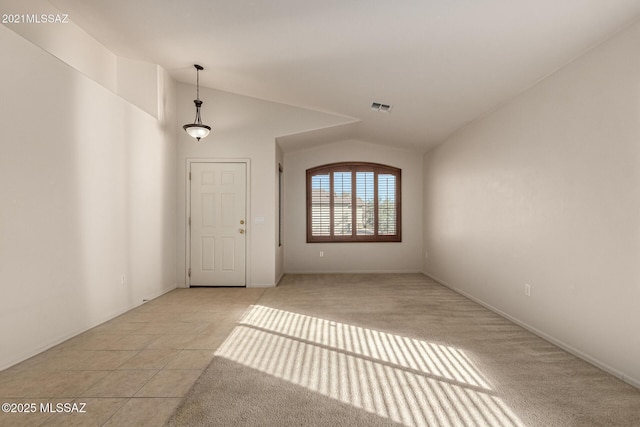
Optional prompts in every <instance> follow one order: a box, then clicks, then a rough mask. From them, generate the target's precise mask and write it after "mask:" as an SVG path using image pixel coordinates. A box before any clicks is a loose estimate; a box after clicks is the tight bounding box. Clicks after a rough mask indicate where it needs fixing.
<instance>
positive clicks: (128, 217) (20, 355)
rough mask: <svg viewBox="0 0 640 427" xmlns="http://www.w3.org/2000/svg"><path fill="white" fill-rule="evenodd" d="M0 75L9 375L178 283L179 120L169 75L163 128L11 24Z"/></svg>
mask: <svg viewBox="0 0 640 427" xmlns="http://www.w3.org/2000/svg"><path fill="white" fill-rule="evenodd" d="M69 48H70V49H73V46H69ZM25 70H29V71H25ZM0 78H1V79H2V82H3V89H2V102H1V103H0V206H1V208H0V239H1V240H0V284H1V287H0V336H1V337H2V343H1V344H0V369H3V368H6V367H7V366H10V365H12V364H14V363H16V362H18V361H20V360H22V359H24V358H26V357H29V356H31V355H33V354H35V353H38V352H39V351H41V350H44V349H46V348H48V347H50V346H52V345H54V344H56V343H58V342H61V341H63V340H64V339H66V338H68V337H70V336H73V335H75V334H77V333H80V332H82V331H84V330H86V329H88V328H90V327H92V326H95V325H97V324H99V323H101V322H102V321H104V320H107V319H109V318H111V317H113V316H115V315H117V314H120V313H122V312H123V311H126V310H127V309H130V308H132V307H134V306H136V305H138V304H141V303H142V300H143V299H148V298H153V297H155V296H158V295H160V294H162V293H164V292H166V291H168V290H170V289H173V288H174V287H175V277H176V270H175V265H176V262H175V260H176V253H175V252H176V251H175V247H176V242H175V239H176V233H175V221H176V218H175V209H176V201H175V194H176V188H175V183H176V178H175V155H176V151H175V137H176V136H175V132H176V121H175V117H176V116H175V111H174V106H175V87H174V84H173V83H172V81H171V79H170V78H169V77H168V76H167V75H166V74H164V73H162V76H161V79H160V80H161V81H162V84H163V87H162V96H161V97H160V99H161V101H162V106H163V111H162V114H161V117H163V121H158V120H157V119H156V118H154V117H152V116H150V115H149V114H147V113H145V112H143V111H141V110H140V109H138V108H137V107H134V106H132V105H131V104H129V103H128V102H126V101H124V100H123V99H122V98H120V97H119V96H117V95H115V94H114V93H113V92H112V91H110V90H108V89H106V88H105V87H104V86H102V84H101V83H100V84H99V83H96V82H95V81H94V80H92V79H90V78H88V77H87V76H85V75H84V74H82V73H80V72H78V71H77V70H75V69H74V68H72V67H70V66H69V65H67V64H65V63H63V62H61V61H60V60H59V59H57V58H56V57H54V56H52V55H50V54H49V53H47V52H45V51H44V50H42V49H41V48H39V47H37V46H35V45H33V44H32V43H31V42H29V41H27V40H25V39H23V38H22V37H21V36H19V35H18V34H16V33H14V32H12V31H10V30H9V29H7V28H6V27H4V26H0ZM122 275H124V276H125V282H124V284H122V283H121V276H122Z"/></svg>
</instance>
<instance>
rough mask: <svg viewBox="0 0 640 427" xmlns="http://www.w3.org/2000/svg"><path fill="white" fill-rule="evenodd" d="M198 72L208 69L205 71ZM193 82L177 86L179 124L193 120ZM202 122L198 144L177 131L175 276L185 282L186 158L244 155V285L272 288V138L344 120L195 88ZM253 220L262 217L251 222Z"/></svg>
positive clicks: (274, 199)
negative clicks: (204, 133) (204, 132)
mask: <svg viewBox="0 0 640 427" xmlns="http://www.w3.org/2000/svg"><path fill="white" fill-rule="evenodd" d="M202 72H207V70H206V69H205V70H204V71H202ZM195 89H196V88H195V86H192V85H187V84H179V85H178V104H177V105H178V117H179V122H180V124H181V125H182V124H185V123H193V120H194V116H195V106H194V104H193V99H194V98H195V94H196V90H195ZM200 99H201V100H202V101H203V102H204V104H203V106H202V110H201V114H202V121H203V123H205V124H207V125H209V126H211V127H212V128H213V130H212V132H211V134H210V135H209V136H208V137H206V138H204V139H202V140H201V141H200V142H199V143H197V142H196V140H195V139H193V138H191V137H190V136H189V135H187V134H186V132H183V131H182V130H181V131H180V132H179V134H178V159H177V160H178V163H177V166H178V177H177V182H178V221H177V229H178V278H179V283H180V285H181V286H185V284H186V278H187V277H186V271H187V264H188V263H187V262H186V259H185V257H186V251H185V242H186V237H187V236H186V231H187V226H186V224H187V217H186V210H187V209H186V192H185V189H186V183H187V174H186V162H187V159H198V158H200V159H202V158H204V159H249V160H250V163H251V164H250V167H251V171H250V174H251V182H250V189H249V191H250V194H249V205H250V211H249V218H248V221H247V262H248V270H247V285H248V286H273V285H274V284H275V282H276V280H277V279H278V272H277V265H278V260H277V248H278V241H277V239H276V236H277V234H276V233H277V227H276V224H277V220H278V218H277V213H278V210H277V189H278V186H277V184H278V180H277V176H278V173H277V170H278V169H277V168H278V165H277V150H276V142H275V138H276V137H278V136H281V135H289V134H292V133H297V132H303V131H305V130H309V129H317V128H321V127H325V126H333V125H338V124H341V123H345V122H347V121H348V119H345V118H344V117H338V116H333V115H331V114H325V113H319V112H316V111H311V110H305V109H302V108H296V107H292V106H288V105H284V104H278V103H274V102H268V101H262V100H259V99H256V98H251V97H247V96H241V95H234V94H231V93H228V92H221V91H217V90H212V89H208V88H203V87H201V88H200ZM257 218H261V219H264V221H261V222H256V219H257Z"/></svg>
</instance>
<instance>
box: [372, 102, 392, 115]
mask: <svg viewBox="0 0 640 427" xmlns="http://www.w3.org/2000/svg"><path fill="white" fill-rule="evenodd" d="M371 109H372V110H373V111H377V112H380V111H382V112H383V113H388V112H389V110H391V105H389V104H381V103H379V102H373V103H372V104H371Z"/></svg>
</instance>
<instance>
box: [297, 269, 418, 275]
mask: <svg viewBox="0 0 640 427" xmlns="http://www.w3.org/2000/svg"><path fill="white" fill-rule="evenodd" d="M285 274H424V272H422V271H420V270H318V271H315V270H299V271H295V270H294V271H287V272H285Z"/></svg>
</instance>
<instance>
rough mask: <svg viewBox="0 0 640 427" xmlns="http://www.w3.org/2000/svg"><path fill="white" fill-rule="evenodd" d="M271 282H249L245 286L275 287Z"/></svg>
mask: <svg viewBox="0 0 640 427" xmlns="http://www.w3.org/2000/svg"><path fill="white" fill-rule="evenodd" d="M275 287H276V285H274V284H273V283H251V284H247V288H275Z"/></svg>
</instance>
